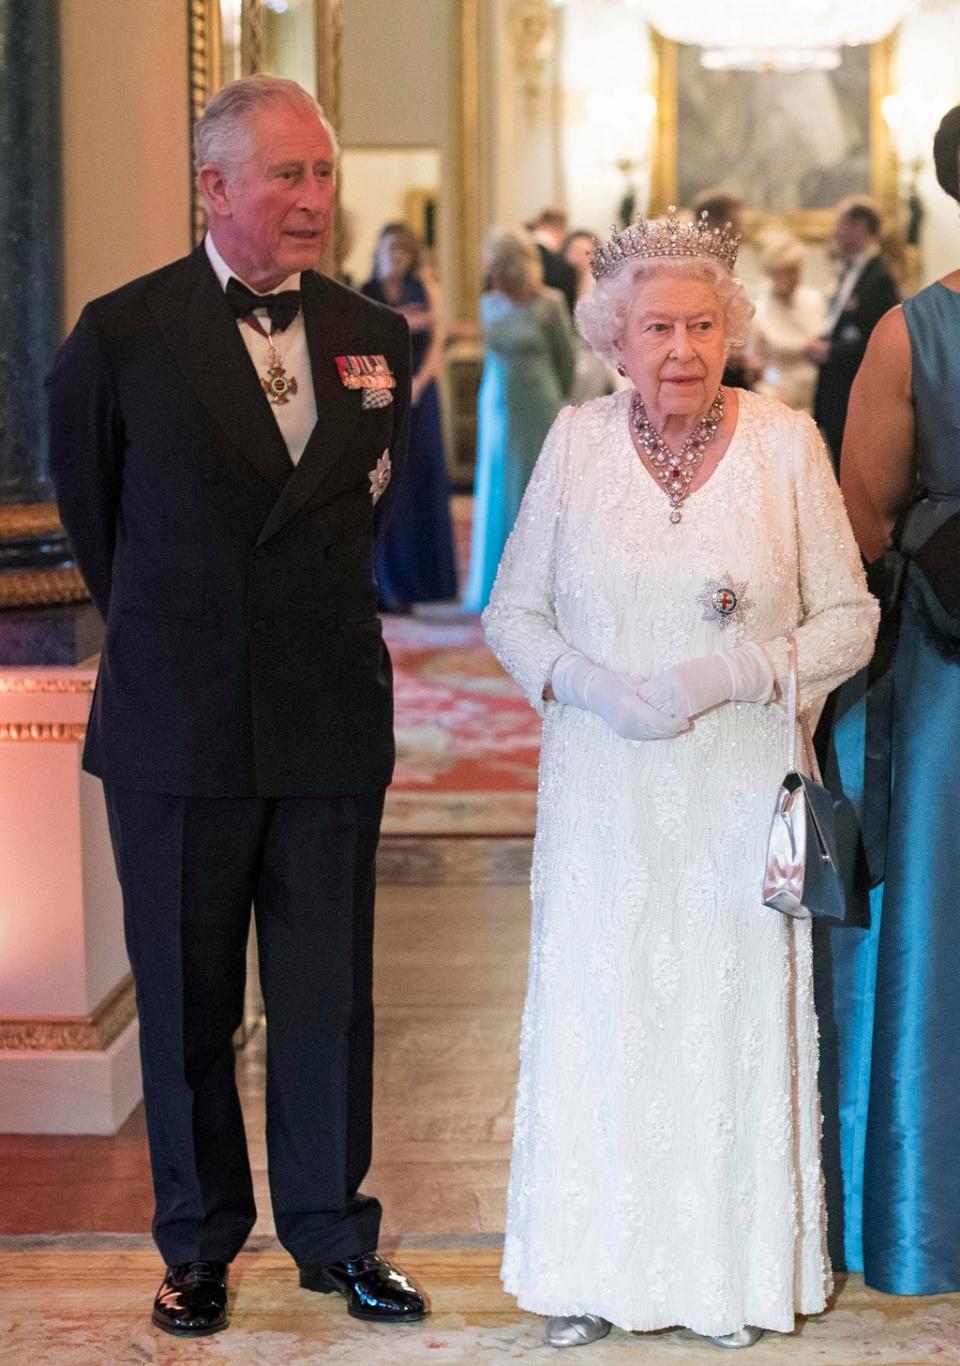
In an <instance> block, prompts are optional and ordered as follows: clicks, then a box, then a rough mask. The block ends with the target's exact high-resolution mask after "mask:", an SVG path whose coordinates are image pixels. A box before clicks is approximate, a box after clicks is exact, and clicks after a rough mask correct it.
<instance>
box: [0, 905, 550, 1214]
mask: <svg viewBox="0 0 960 1366" xmlns="http://www.w3.org/2000/svg"><path fill="white" fill-rule="evenodd" d="M528 904H529V894H528V891H527V888H526V887H525V886H516V885H514V886H509V885H482V886H464V885H459V884H455V883H447V884H443V885H438V886H392V885H386V886H381V889H380V891H379V893H378V903H377V970H376V998H377V1075H376V1091H375V1095H376V1102H375V1124H374V1133H375V1148H374V1163H373V1167H372V1169H371V1172H370V1177H369V1179H368V1181H367V1183H366V1189H367V1190H369V1191H370V1192H371V1193H374V1194H376V1195H377V1196H378V1197H379V1198H380V1199H381V1200H382V1202H383V1205H384V1224H383V1236H384V1240H385V1241H395V1240H397V1239H399V1238H401V1237H405V1236H409V1235H411V1234H413V1235H424V1236H430V1235H435V1236H439V1237H444V1236H450V1235H456V1236H457V1237H460V1238H463V1237H469V1236H471V1235H478V1234H487V1233H491V1234H492V1233H499V1232H502V1230H503V1210H504V1193H505V1188H506V1176H507V1167H508V1163H509V1154H510V1132H511V1127H512V1121H513V1113H512V1112H513V1088H514V1081H515V1074H516V1060H517V1037H518V1030H519V1016H520V1006H521V1002H522V996H523V988H524V979H525V972H526V948H527V933H528V921H529V911H528ZM238 1074H239V1083H240V1091H241V1095H242V1098H243V1104H244V1113H245V1119H246V1124H247V1134H248V1142H249V1148H250V1156H251V1162H252V1165H253V1168H254V1181H255V1188H256V1192H257V1203H258V1208H259V1210H260V1219H259V1221H258V1224H257V1228H256V1230H255V1233H256V1234H258V1235H270V1234H272V1233H273V1222H272V1219H271V1215H270V1202H269V1195H268V1191H267V1185H266V1152H265V1146H264V1138H263V1130H264V1126H263V1104H262V1101H263V1032H262V1031H259V1032H258V1033H256V1034H254V1036H253V1038H252V1040H251V1041H250V1043H249V1044H248V1045H247V1047H246V1048H245V1049H243V1050H242V1051H241V1052H240V1053H239V1054H238ZM151 1213H152V1194H151V1187H150V1172H149V1167H148V1162H147V1150H146V1133H145V1127H144V1121H143V1111H142V1108H141V1109H138V1110H137V1111H135V1112H134V1114H133V1115H132V1117H131V1118H130V1120H129V1121H128V1122H127V1124H126V1125H125V1126H124V1128H123V1129H122V1130H121V1132H120V1133H119V1134H118V1135H117V1136H116V1137H115V1138H75V1137H59V1136H58V1137H18V1136H16V1135H0V1235H3V1234H7V1235H24V1234H45V1233H76V1234H89V1233H93V1232H110V1233H117V1232H123V1233H144V1234H145V1233H147V1232H148V1230H149V1228H150V1218H151Z"/></svg>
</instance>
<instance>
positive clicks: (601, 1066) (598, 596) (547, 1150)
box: [484, 393, 877, 1334]
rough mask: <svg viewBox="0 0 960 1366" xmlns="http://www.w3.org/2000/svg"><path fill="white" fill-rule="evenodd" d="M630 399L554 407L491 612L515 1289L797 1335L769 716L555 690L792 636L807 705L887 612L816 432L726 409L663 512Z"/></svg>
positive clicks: (786, 940) (810, 1284)
mask: <svg viewBox="0 0 960 1366" xmlns="http://www.w3.org/2000/svg"><path fill="white" fill-rule="evenodd" d="M629 403H630V394H629V393H624V394H618V395H615V396H612V397H609V398H600V399H597V400H595V401H594V402H592V403H589V404H587V405H586V406H585V407H583V408H579V409H572V408H566V409H564V411H563V412H562V413H561V414H560V416H559V417H558V419H557V421H556V422H555V423H554V426H553V428H552V429H551V433H550V435H549V437H548V438H547V442H546V444H545V446H544V449H543V453H542V455H541V457H540V460H539V462H538V465H537V468H536V470H535V472H534V475H533V477H532V480H531V483H530V486H529V489H528V491H527V494H526V497H525V498H524V502H523V506H522V509H521V512H520V516H519V518H518V521H517V525H516V527H515V529H514V531H513V535H512V537H511V539H510V542H509V544H508V546H507V548H506V551H505V553H504V557H503V561H502V564H501V567H500V572H499V576H498V578H497V582H496V586H495V589H494V592H493V596H492V599H491V602H490V605H489V607H488V609H487V611H486V613H485V614H484V625H485V628H486V632H487V638H488V640H489V642H490V645H491V647H492V649H493V650H494V652H495V653H496V655H497V656H498V658H499V659H500V660H501V662H502V663H503V664H504V666H505V667H506V668H507V669H508V670H509V671H510V673H511V674H513V676H514V677H515V678H516V679H517V680H518V682H519V683H520V684H521V686H522V687H523V688H524V690H525V692H526V694H527V696H528V697H529V699H530V701H531V703H532V704H533V705H534V706H535V707H536V708H537V709H538V710H539V711H540V712H541V713H543V716H544V727H543V750H542V758H541V773H540V791H539V811H538V822H537V837H536V845H535V852H534V865H533V875H532V892H533V925H532V934H531V945H530V965H529V983H528V994H527V1001H526V1007H525V1011H524V1017H523V1027H522V1037H521V1071H520V1083H519V1090H518V1097H517V1111H516V1129H515V1136H514V1150H513V1164H512V1169H511V1177H510V1191H509V1208H508V1216H507V1230H506V1246H505V1254H504V1262H503V1280H504V1284H505V1286H506V1288H507V1289H508V1290H509V1291H511V1292H512V1293H513V1294H515V1295H516V1297H517V1299H518V1301H519V1303H520V1305H521V1306H522V1307H523V1308H526V1309H530V1310H533V1311H535V1312H538V1313H542V1314H581V1313H593V1314H601V1315H602V1316H603V1317H604V1318H607V1319H609V1320H611V1322H613V1323H615V1324H618V1325H619V1326H620V1327H622V1328H626V1329H640V1330H642V1329H657V1328H663V1327H667V1326H669V1325H685V1326H687V1327H689V1328H691V1329H693V1330H694V1331H695V1332H698V1333H703V1334H721V1333H728V1332H731V1331H733V1330H735V1329H738V1328H740V1327H741V1326H742V1325H743V1324H747V1323H749V1324H756V1325H758V1326H760V1327H763V1328H772V1329H779V1330H781V1331H789V1330H791V1329H792V1328H793V1326H794V1314H795V1312H802V1313H815V1312H817V1311H818V1310H821V1309H822V1308H823V1307H824V1303H825V1296H826V1294H827V1292H828V1288H829V1283H830V1270H829V1266H828V1262H827V1257H826V1251H825V1218H824V1205H823V1198H822V1192H821V1175H820V1161H819V1139H820V1114H819V1101H818V1095H817V1086H816V1071H817V1025H816V1018H815V1015H814V1008H813V999H812V982H811V954H810V935H809V930H808V926H807V925H806V924H798V923H796V922H793V921H790V920H788V919H787V918H786V917H784V916H781V915H779V914H778V913H777V912H776V911H772V910H769V909H767V908H765V907H764V906H763V904H762V901H761V879H762V871H763V863H764V851H765V845H766V837H767V831H768V827H769V822H770V814H771V810H772V806H773V799H774V794H775V792H776V789H777V786H778V784H779V782H780V780H781V778H782V777H783V773H784V769H785V763H786V750H787V737H786V724H785V721H784V717H783V711H782V708H781V707H779V706H778V705H770V706H758V705H755V704H747V703H736V704H727V705H725V706H722V707H719V708H716V709H715V710H713V711H712V712H710V713H708V714H706V715H704V716H702V717H700V718H699V719H697V720H696V722H695V723H694V726H693V729H692V731H690V732H689V733H687V734H684V735H681V736H679V737H677V738H676V739H673V740H661V741H655V742H647V743H637V742H633V741H627V740H623V739H621V738H620V737H619V736H617V735H616V734H614V732H613V731H612V730H610V729H609V728H608V727H607V726H606V725H605V724H604V722H603V721H601V720H600V719H599V718H598V717H597V716H595V715H593V714H591V713H588V712H585V711H580V710H578V709H577V708H574V707H568V706H561V705H559V704H556V703H544V702H543V700H542V697H541V693H542V690H543V686H544V683H545V682H546V680H547V679H548V678H549V676H550V671H551V668H552V665H553V661H554V660H555V659H556V658H557V656H558V655H559V654H560V653H562V651H563V650H564V649H566V648H569V646H573V647H574V648H576V649H578V650H580V651H581V652H582V653H583V654H585V655H587V656H588V657H589V658H590V659H592V660H595V661H596V662H597V663H599V664H602V665H604V666H606V667H609V668H612V669H616V670H620V671H622V672H624V673H629V674H639V675H644V676H648V675H651V674H653V673H655V672H657V671H658V670H660V669H661V668H663V667H664V666H666V665H669V664H672V663H675V662H677V661H679V660H684V659H692V658H694V657H696V656H698V655H702V654H707V653H709V652H711V651H714V650H718V649H722V648H724V647H727V646H732V645H734V644H737V643H738V642H740V641H742V640H745V639H751V640H755V641H758V642H760V643H762V644H764V645H765V646H766V648H767V650H768V653H769V654H770V657H771V660H772V662H773V664H774V669H775V672H776V674H777V678H778V681H779V682H780V683H781V684H784V683H785V681H786V671H787V647H786V640H785V636H786V634H787V633H788V632H791V631H792V632H794V634H795V636H796V639H797V646H798V658H799V664H798V672H799V680H800V689H799V691H800V706H801V708H806V707H809V706H810V705H811V704H814V703H816V702H817V701H818V700H820V699H822V698H823V697H824V696H825V695H826V693H827V692H828V691H829V690H830V689H832V688H834V687H835V686H836V685H837V684H838V683H840V682H841V681H842V680H843V679H845V678H846V677H848V676H849V675H850V674H852V673H853V672H854V671H855V670H856V669H858V668H860V667H861V665H862V664H864V663H865V661H866V660H867V659H868V658H869V656H870V653H871V649H872V642H873V637H874V634H875V630H876V618H877V608H876V604H875V603H874V601H873V599H872V598H871V597H870V596H869V595H868V594H867V591H866V586H865V582H864V578H863V574H862V571H861V567H860V560H859V555H858V553H857V549H856V545H855V542H854V539H853V535H852V533H851V531H850V527H849V523H848V521H847V517H846V513H845V510H844V507H843V503H842V500H841V496H840V491H839V489H838V487H837V484H836V482H835V479H834V476H833V473H832V470H831V468H830V465H829V460H828V457H827V455H826V453H825V451H824V448H823V446H822V443H821V441H820V439H819V436H818V435H817V432H816V428H815V427H814V425H813V423H812V422H811V420H810V419H809V418H808V417H806V416H804V415H800V414H795V413H792V412H791V411H790V410H789V409H787V408H785V407H784V406H783V405H781V404H780V403H777V402H775V401H773V400H769V399H763V398H759V397H757V396H756V395H752V394H741V395H740V415H739V420H738V424H737V428H736V432H735V434H734V437H733V440H732V441H731V443H730V446H729V447H728V449H727V451H726V453H725V455H724V457H723V459H722V461H721V462H720V465H719V466H718V468H717V470H716V472H715V473H714V474H713V476H712V477H711V478H710V479H709V481H708V482H707V483H706V484H705V485H704V486H703V488H701V489H700V490H698V491H697V492H695V493H694V494H692V495H691V496H690V498H689V500H688V501H687V502H686V503H685V504H684V507H683V519H682V521H681V522H680V523H679V524H678V525H671V523H670V521H669V506H668V503H667V498H666V495H665V494H664V493H663V491H662V490H661V489H660V487H659V486H658V485H657V484H655V483H654V481H653V479H652V477H651V476H650V474H649V473H648V472H647V470H646V469H645V468H644V467H643V465H642V464H641V462H640V460H639V458H638V457H637V455H636V453H635V451H634V449H633V446H632V444H631V441H630V438H629V434H628V428H627V415H628V408H629ZM718 589H720V590H728V591H729V592H732V594H733V595H735V601H736V605H735V607H734V608H733V610H732V611H729V609H730V608H731V605H732V602H733V599H732V598H731V597H729V596H725V595H724V593H723V592H721V593H719V595H718V591H717V590H718ZM717 601H718V602H720V603H721V605H722V606H723V607H724V608H725V609H728V614H727V615H725V616H724V615H723V614H722V613H721V612H720V611H718V609H717V607H716V605H715V602H717Z"/></svg>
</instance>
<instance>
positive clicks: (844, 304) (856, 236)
mask: <svg viewBox="0 0 960 1366" xmlns="http://www.w3.org/2000/svg"><path fill="white" fill-rule="evenodd" d="M880 225H881V219H880V214H879V212H878V210H877V208H876V207H875V205H874V204H873V202H872V201H871V200H869V199H864V198H856V197H851V198H849V199H843V200H841V201H840V203H839V204H838V205H837V217H836V223H835V225H834V230H833V240H834V243H835V245H836V248H837V253H838V255H839V257H840V261H841V268H840V276H839V279H838V281H837V288H836V291H835V293H834V295H833V298H832V299H831V301H830V305H829V308H828V310H827V322H826V327H825V329H824V332H823V336H822V337H817V338H815V339H812V340H811V341H810V342H809V343H808V345H807V347H806V348H805V350H804V353H803V354H804V357H805V358H806V359H807V360H808V361H811V362H812V363H813V364H814V365H817V366H819V368H820V369H819V375H818V377H817V388H816V392H815V394H814V400H813V416H814V418H815V419H816V422H817V425H818V426H819V428H820V430H821V432H822V433H823V436H824V438H825V440H826V443H827V446H828V447H829V449H830V454H831V455H832V456H833V463H834V467H835V468H836V469H837V470H838V471H839V468H840V448H841V446H842V445H843V429H844V426H845V425H846V421H847V405H848V403H849V402H850V390H851V389H852V388H853V381H854V380H855V379H856V377H857V371H858V370H859V368H860V362H861V361H862V360H863V357H864V355H865V354H866V350H867V342H868V341H869V340H870V333H871V332H872V331H873V329H874V328H875V327H876V325H877V323H878V322H879V321H880V319H881V318H882V317H883V315H884V313H886V312H887V310H888V309H890V308H893V307H894V305H895V304H897V303H899V302H900V295H899V293H898V291H897V286H896V284H895V283H894V280H893V276H892V275H891V274H890V272H889V271H888V270H887V268H886V266H885V265H884V264H883V261H882V260H881V259H880Z"/></svg>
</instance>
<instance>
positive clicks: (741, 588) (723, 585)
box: [697, 574, 753, 631]
mask: <svg viewBox="0 0 960 1366" xmlns="http://www.w3.org/2000/svg"><path fill="white" fill-rule="evenodd" d="M697 602H699V604H700V606H701V607H702V608H703V617H702V620H703V621H715V622H716V623H717V625H718V626H719V627H720V630H721V631H725V630H726V629H727V627H728V626H729V624H730V622H731V621H733V620H735V619H738V618H740V617H741V616H742V615H743V613H744V612H746V611H747V610H748V608H750V607H752V606H753V602H752V601H751V599H750V598H748V597H747V585H746V582H743V583H736V582H734V580H733V578H732V576H731V575H729V574H726V575H724V577H723V578H722V579H707V581H706V583H705V584H704V586H703V589H702V591H701V592H700V593H698V594H697Z"/></svg>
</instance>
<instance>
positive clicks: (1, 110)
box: [0, 0, 61, 503]
mask: <svg viewBox="0 0 960 1366" xmlns="http://www.w3.org/2000/svg"><path fill="white" fill-rule="evenodd" d="M57 8H58V7H57V3H56V0H0V246H2V249H0V501H2V502H4V503H11V502H16V503H43V502H47V501H49V500H50V499H51V498H52V497H53V490H52V488H51V485H50V480H49V476H48V474H47V451H46V431H45V424H44V406H45V404H44V394H43V377H44V375H45V374H46V372H47V370H48V369H49V368H50V362H51V360H52V359H53V353H54V351H55V350H56V347H57V343H58V341H59V339H60V315H61V271H60V73H59V68H60V55H59V24H58V15H57Z"/></svg>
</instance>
